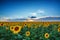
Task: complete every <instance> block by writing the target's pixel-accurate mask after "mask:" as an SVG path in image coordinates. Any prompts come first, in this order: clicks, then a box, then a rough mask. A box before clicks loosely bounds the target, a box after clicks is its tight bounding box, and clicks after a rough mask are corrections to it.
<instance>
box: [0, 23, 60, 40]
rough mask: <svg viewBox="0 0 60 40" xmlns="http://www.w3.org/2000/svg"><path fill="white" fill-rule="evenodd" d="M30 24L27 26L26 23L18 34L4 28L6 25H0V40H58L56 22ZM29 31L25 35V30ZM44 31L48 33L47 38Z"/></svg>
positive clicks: (59, 33)
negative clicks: (45, 25) (44, 24)
mask: <svg viewBox="0 0 60 40" xmlns="http://www.w3.org/2000/svg"><path fill="white" fill-rule="evenodd" d="M35 26H36V25H34V24H33V25H31V27H30V28H28V26H27V25H25V26H24V28H22V29H21V32H19V33H18V34H14V33H12V32H11V30H10V29H9V28H10V26H8V29H6V27H7V26H0V40H59V39H60V32H58V29H57V28H58V24H50V25H49V26H48V27H44V26H43V25H38V27H37V28H35ZM27 31H30V35H29V36H26V32H27ZM45 33H49V38H45V36H44V35H45Z"/></svg>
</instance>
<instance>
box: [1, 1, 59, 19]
mask: <svg viewBox="0 0 60 40" xmlns="http://www.w3.org/2000/svg"><path fill="white" fill-rule="evenodd" d="M30 16H36V17H43V16H60V1H59V0H1V1H0V17H2V18H23V17H30Z"/></svg>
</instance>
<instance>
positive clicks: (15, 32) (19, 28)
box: [13, 26, 22, 34]
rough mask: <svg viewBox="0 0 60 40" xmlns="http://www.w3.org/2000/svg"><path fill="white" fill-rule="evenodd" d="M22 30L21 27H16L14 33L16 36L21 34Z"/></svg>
mask: <svg viewBox="0 0 60 40" xmlns="http://www.w3.org/2000/svg"><path fill="white" fill-rule="evenodd" d="M21 28H22V27H21V26H15V27H14V31H13V33H14V34H17V33H19V32H20V31H21Z"/></svg>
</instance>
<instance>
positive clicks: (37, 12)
mask: <svg viewBox="0 0 60 40" xmlns="http://www.w3.org/2000/svg"><path fill="white" fill-rule="evenodd" d="M44 13H45V11H44V10H37V11H36V12H32V13H31V16H38V15H37V14H44Z"/></svg>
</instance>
